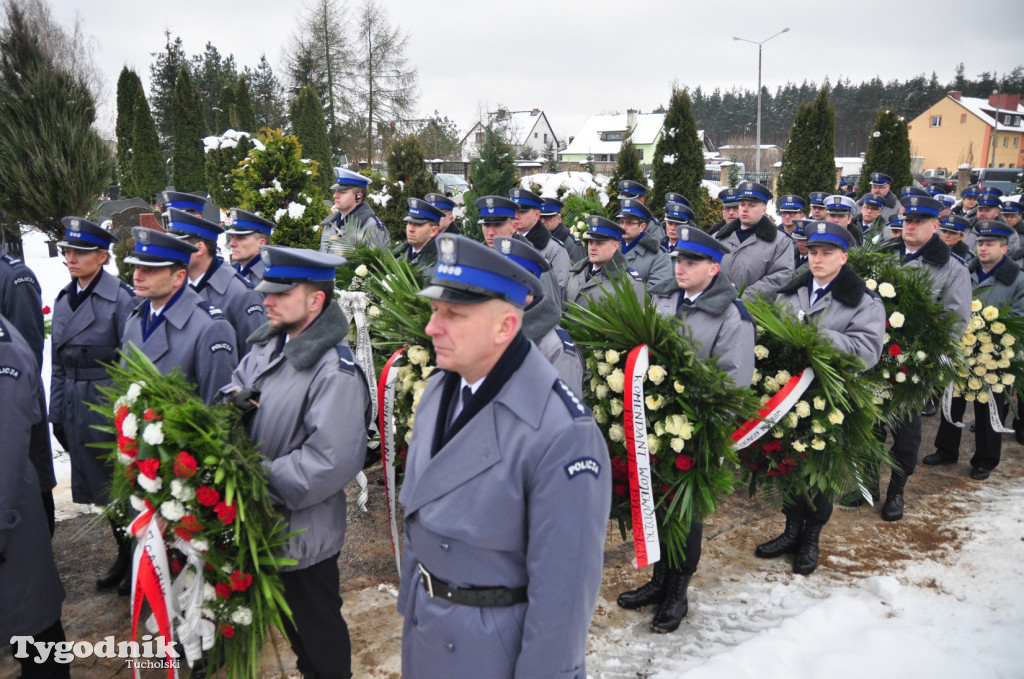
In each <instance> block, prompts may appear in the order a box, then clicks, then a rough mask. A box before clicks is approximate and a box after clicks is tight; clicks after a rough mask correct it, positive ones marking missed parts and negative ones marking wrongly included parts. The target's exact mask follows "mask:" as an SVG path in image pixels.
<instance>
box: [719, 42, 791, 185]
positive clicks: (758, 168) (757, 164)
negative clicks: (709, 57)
mask: <svg viewBox="0 0 1024 679" xmlns="http://www.w3.org/2000/svg"><path fill="white" fill-rule="evenodd" d="M788 31H789V27H788V26H787V27H786V28H783V29H782V30H781V31H779V32H778V33H776V34H775V35H771V36H769V37H767V38H765V39H764V40H762V41H761V42H757V41H756V40H747V39H746V38H738V37H736V36H733V37H732V39H733V40H739V41H741V42H749V43H751V44H753V45H757V148H756V149H755V151H754V172H756V173H757V178H758V179H759V180H760V179H761V46H762V45H764V44H765V43H766V42H768V41H769V40H771V39H772V38H775V37H777V36H780V35H782V34H783V33H786V32H788Z"/></svg>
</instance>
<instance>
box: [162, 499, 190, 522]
mask: <svg viewBox="0 0 1024 679" xmlns="http://www.w3.org/2000/svg"><path fill="white" fill-rule="evenodd" d="M160 514H162V515H163V517H164V518H165V519H167V520H168V521H178V520H180V519H181V517H183V516H185V505H183V504H181V503H180V502H178V501H177V500H168V501H167V502H161V503H160Z"/></svg>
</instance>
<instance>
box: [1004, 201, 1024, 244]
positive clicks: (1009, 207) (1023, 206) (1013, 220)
mask: <svg viewBox="0 0 1024 679" xmlns="http://www.w3.org/2000/svg"><path fill="white" fill-rule="evenodd" d="M1000 217H1001V218H1002V220H1003V221H1004V222H1006V223H1007V224H1009V225H1010V228H1011V229H1013V230H1014V231H1016V232H1017V236H1018V237H1019V236H1020V235H1021V233H1022V232H1024V222H1022V217H1024V203H1022V202H1021V199H1019V198H1018V199H1017V200H1013V199H1011V198H1004V199H1003V208H1002V212H1001V213H1000Z"/></svg>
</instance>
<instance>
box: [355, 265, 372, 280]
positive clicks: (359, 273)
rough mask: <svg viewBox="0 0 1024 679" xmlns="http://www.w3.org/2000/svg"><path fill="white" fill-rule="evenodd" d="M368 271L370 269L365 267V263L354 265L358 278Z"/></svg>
mask: <svg viewBox="0 0 1024 679" xmlns="http://www.w3.org/2000/svg"><path fill="white" fill-rule="evenodd" d="M368 273H370V270H369V269H367V268H366V265H365V264H360V265H359V266H357V267H356V270H355V274H356V275H357V276H359V277H360V278H362V277H363V276H365V275H366V274H368Z"/></svg>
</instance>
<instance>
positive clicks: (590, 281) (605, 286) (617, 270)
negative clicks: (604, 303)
mask: <svg viewBox="0 0 1024 679" xmlns="http://www.w3.org/2000/svg"><path fill="white" fill-rule="evenodd" d="M611 276H615V277H616V278H619V277H620V276H626V277H627V280H628V281H629V284H630V286H631V287H632V288H633V292H634V293H635V294H636V298H637V299H638V300H639V301H640V304H643V303H644V297H646V295H647V292H646V290H645V288H644V281H643V279H642V278H640V274H639V273H637V272H636V271H635V270H634V269H633V268H632V267H630V266H629V265H628V264H627V263H626V258H625V257H624V256H623V255H622V252H616V253H615V255H614V256H613V257H612V258H611V259H610V260H609V261H608V263H607V264H605V265H604V266H602V267H601V268H600V269H598V270H597V273H595V274H594V275H593V276H591V275H590V261H589V260H587V259H584V260H583V261H582V262H579V263H577V264H576V265H575V266H574V267H573V268H572V276H571V277H570V278H569V285H567V286H566V288H565V298H566V300H568V301H570V302H575V303H576V304H580V305H582V306H587V303H588V301H590V302H594V303H598V302H600V301H601V300H602V299H604V298H605V297H608V296H610V295H613V294H615V291H614V289H613V288H612V285H611Z"/></svg>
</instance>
